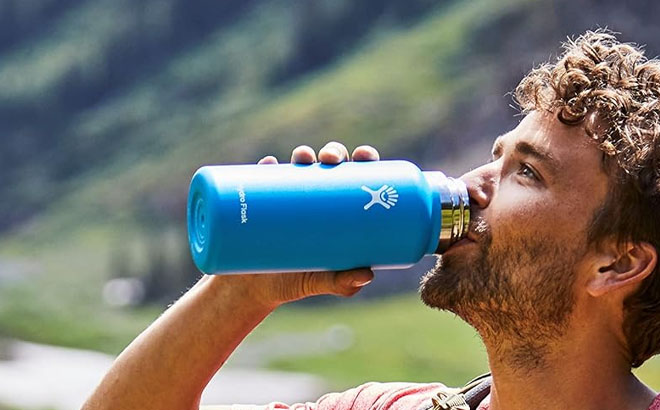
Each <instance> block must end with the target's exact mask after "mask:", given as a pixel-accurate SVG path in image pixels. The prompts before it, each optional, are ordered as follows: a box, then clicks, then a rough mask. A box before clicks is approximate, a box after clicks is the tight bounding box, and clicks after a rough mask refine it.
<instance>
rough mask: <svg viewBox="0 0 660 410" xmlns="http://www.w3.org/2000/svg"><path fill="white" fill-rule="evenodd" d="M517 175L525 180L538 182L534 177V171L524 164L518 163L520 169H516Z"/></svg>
mask: <svg viewBox="0 0 660 410" xmlns="http://www.w3.org/2000/svg"><path fill="white" fill-rule="evenodd" d="M518 175H522V176H523V177H525V178H531V179H533V180H535V181H539V177H538V175H536V172H535V171H534V169H533V168H532V167H530V166H529V165H527V164H525V163H520V167H519V168H518Z"/></svg>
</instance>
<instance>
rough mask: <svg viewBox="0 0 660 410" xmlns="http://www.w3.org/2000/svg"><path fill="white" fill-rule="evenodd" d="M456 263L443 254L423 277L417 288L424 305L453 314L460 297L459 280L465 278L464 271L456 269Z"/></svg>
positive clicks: (450, 256) (450, 257) (456, 261)
mask: <svg viewBox="0 0 660 410" xmlns="http://www.w3.org/2000/svg"><path fill="white" fill-rule="evenodd" d="M458 262H459V261H458V260H457V259H456V258H454V257H453V256H452V255H449V254H445V255H443V256H440V257H439V258H438V262H437V263H436V265H435V266H434V267H433V269H431V270H430V271H429V272H427V273H426V274H425V275H424V277H423V278H422V280H421V283H420V288H419V292H420V298H421V299H422V301H423V302H424V304H426V305H427V306H429V307H432V308H435V309H441V310H449V311H452V312H455V309H456V306H457V304H458V303H460V299H461V297H462V295H461V293H462V292H461V287H462V286H461V280H462V277H463V276H466V272H465V270H464V269H458V268H459V267H458V266H457V265H458V264H459V263H458ZM463 268H467V267H466V266H465V267H463Z"/></svg>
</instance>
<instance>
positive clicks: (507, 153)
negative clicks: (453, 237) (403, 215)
mask: <svg viewBox="0 0 660 410" xmlns="http://www.w3.org/2000/svg"><path fill="white" fill-rule="evenodd" d="M461 179H462V180H463V181H464V182H465V183H466V184H467V186H468V190H469V191H470V196H471V201H472V223H471V226H470V239H466V240H463V241H461V242H459V243H458V244H456V245H455V246H453V247H451V248H450V249H449V250H448V251H447V252H446V253H445V254H444V255H442V256H441V258H440V260H439V263H438V266H437V267H436V268H435V269H434V270H433V271H431V272H429V273H428V274H427V275H426V277H425V278H424V280H423V282H422V288H421V296H422V299H423V301H424V302H425V303H426V304H427V305H429V306H432V307H436V308H439V309H446V310H449V311H452V312H454V313H456V314H457V315H459V316H460V317H462V318H463V319H464V320H466V321H467V322H469V323H470V324H472V325H473V326H474V327H475V328H476V329H477V330H478V331H479V332H480V333H481V335H482V337H483V338H484V340H485V341H486V343H487V345H490V347H492V348H495V349H502V350H506V351H507V352H509V353H511V354H512V355H513V356H512V357H511V358H512V360H513V361H514V362H518V361H519V362H520V363H521V364H522V363H526V364H528V365H529V364H530V362H531V363H532V364H536V365H539V364H540V362H541V361H542V358H543V355H544V353H545V350H546V349H547V347H548V344H549V343H551V342H552V340H556V339H557V338H558V337H561V335H562V334H563V333H564V330H565V328H566V326H567V323H568V318H569V317H570V313H571V311H572V309H573V307H574V304H575V289H574V286H575V283H576V280H575V279H576V277H577V276H578V275H579V272H578V271H579V269H578V266H583V264H581V263H580V262H582V261H583V260H584V258H585V255H586V252H587V230H588V227H589V223H590V222H591V219H592V216H593V215H594V213H595V211H596V210H597V209H598V208H599V207H600V206H602V204H603V201H604V200H605V196H606V194H607V176H606V174H605V173H604V172H603V169H602V165H601V152H600V151H599V150H598V148H597V146H596V145H595V143H594V142H593V141H592V140H590V139H589V138H588V137H587V136H586V134H585V133H584V131H583V129H582V128H581V127H579V126H574V127H569V126H566V125H564V124H562V123H561V122H559V121H558V120H557V119H556V117H555V116H554V115H551V114H541V113H536V112H534V113H531V114H529V115H527V116H526V117H525V118H524V119H523V120H522V121H521V123H520V124H519V125H518V126H517V127H516V128H515V129H514V130H512V131H511V132H509V133H507V134H505V135H503V136H501V137H499V138H498V139H497V140H496V141H495V144H494V146H493V156H492V161H491V162H489V163H487V164H485V165H483V166H481V167H479V168H478V169H475V170H473V171H471V172H469V173H468V174H466V175H464V176H463V177H461Z"/></svg>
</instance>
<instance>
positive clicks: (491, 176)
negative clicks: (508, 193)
mask: <svg viewBox="0 0 660 410" xmlns="http://www.w3.org/2000/svg"><path fill="white" fill-rule="evenodd" d="M497 175H498V171H497V165H496V163H495V162H490V163H488V164H484V165H482V166H480V167H479V168H475V169H473V170H472V171H470V172H468V173H466V174H463V175H462V176H461V177H460V180H461V181H463V182H464V183H465V185H467V190H468V194H469V195H470V202H471V203H472V205H473V206H474V205H476V206H478V207H479V208H481V209H484V208H486V207H487V206H488V204H490V200H491V199H492V197H493V194H494V193H495V188H496V186H497V183H498V178H497Z"/></svg>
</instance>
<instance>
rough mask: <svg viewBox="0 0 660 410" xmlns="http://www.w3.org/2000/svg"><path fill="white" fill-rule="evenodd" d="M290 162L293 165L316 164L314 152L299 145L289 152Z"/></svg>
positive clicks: (310, 148) (308, 147) (307, 147)
mask: <svg viewBox="0 0 660 410" xmlns="http://www.w3.org/2000/svg"><path fill="white" fill-rule="evenodd" d="M291 162H292V163H294V164H313V163H314V162H316V152H314V149H312V147H310V146H307V145H300V146H298V147H296V148H295V149H294V150H293V152H291Z"/></svg>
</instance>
